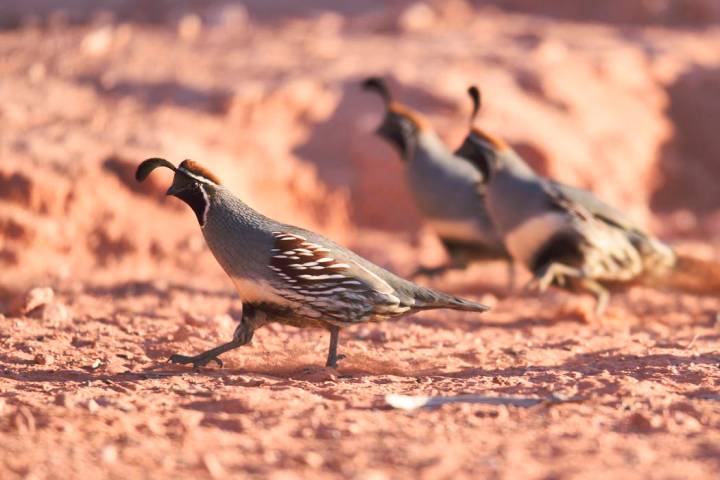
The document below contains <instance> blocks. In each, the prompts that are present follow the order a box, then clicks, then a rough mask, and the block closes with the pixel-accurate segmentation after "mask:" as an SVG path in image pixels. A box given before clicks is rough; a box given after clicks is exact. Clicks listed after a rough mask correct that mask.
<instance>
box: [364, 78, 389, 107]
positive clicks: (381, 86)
mask: <svg viewBox="0 0 720 480" xmlns="http://www.w3.org/2000/svg"><path fill="white" fill-rule="evenodd" d="M362 88H364V89H365V90H372V91H375V92H377V93H379V94H380V96H381V97H382V99H383V101H384V102H385V105H388V104H389V103H390V102H392V96H391V95H390V89H389V88H388V86H387V84H386V83H385V80H383V79H382V78H380V77H369V78H366V79H365V80H364V81H363V82H362Z"/></svg>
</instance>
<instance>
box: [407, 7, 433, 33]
mask: <svg viewBox="0 0 720 480" xmlns="http://www.w3.org/2000/svg"><path fill="white" fill-rule="evenodd" d="M436 21H437V15H436V14H435V11H434V10H433V9H432V8H430V6H428V5H427V4H426V3H421V2H418V3H415V4H413V5H410V6H409V7H408V8H406V9H405V10H404V11H403V12H402V13H401V14H400V18H399V19H398V26H399V27H400V29H401V30H403V31H405V32H419V31H423V30H429V29H431V28H432V27H433V26H434V25H435V23H436Z"/></svg>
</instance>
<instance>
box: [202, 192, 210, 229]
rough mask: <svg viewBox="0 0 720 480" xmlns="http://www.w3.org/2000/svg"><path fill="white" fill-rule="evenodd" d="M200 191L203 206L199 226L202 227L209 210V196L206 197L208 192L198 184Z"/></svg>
mask: <svg viewBox="0 0 720 480" xmlns="http://www.w3.org/2000/svg"><path fill="white" fill-rule="evenodd" d="M200 192H202V196H203V200H205V208H204V209H203V219H202V220H203V221H202V226H201V228H204V227H205V225H207V216H208V211H209V210H210V197H208V194H207V192H206V191H205V188H204V187H203V186H202V185H200Z"/></svg>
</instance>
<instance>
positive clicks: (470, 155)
mask: <svg viewBox="0 0 720 480" xmlns="http://www.w3.org/2000/svg"><path fill="white" fill-rule="evenodd" d="M455 155H457V156H458V157H462V158H464V159H466V160H467V161H468V162H470V163H471V164H472V165H473V166H474V167H475V168H477V169H478V171H479V172H480V173H481V174H482V176H483V179H484V180H485V181H487V180H488V179H489V178H490V175H491V173H492V164H493V158H492V157H493V154H492V153H490V152H488V151H486V150H485V149H484V148H482V147H481V146H480V145H478V144H477V143H476V142H474V141H473V140H471V139H470V138H469V137H468V138H465V141H464V142H463V144H462V145H460V148H458V149H457V150H456V151H455Z"/></svg>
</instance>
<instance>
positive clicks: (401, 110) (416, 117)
mask: <svg viewBox="0 0 720 480" xmlns="http://www.w3.org/2000/svg"><path fill="white" fill-rule="evenodd" d="M388 110H389V111H391V112H392V113H394V114H395V115H400V116H401V117H405V118H406V119H408V120H410V121H411V122H412V123H413V124H414V125H415V127H416V128H417V129H418V130H420V131H421V132H426V131H429V130H431V127H430V122H428V121H427V120H426V119H425V117H423V116H422V115H420V114H419V113H417V112H416V111H414V110H410V109H409V108H407V107H406V106H404V105H402V104H400V103H398V102H390V104H389V105H388Z"/></svg>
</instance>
